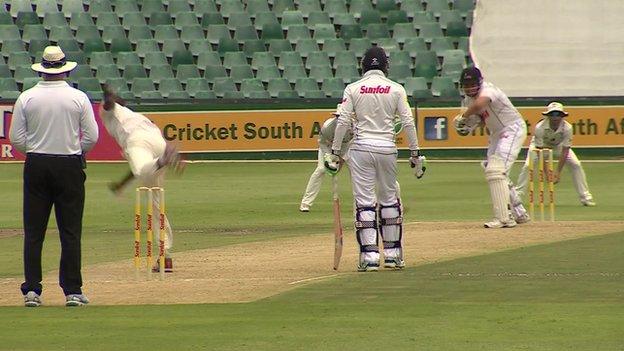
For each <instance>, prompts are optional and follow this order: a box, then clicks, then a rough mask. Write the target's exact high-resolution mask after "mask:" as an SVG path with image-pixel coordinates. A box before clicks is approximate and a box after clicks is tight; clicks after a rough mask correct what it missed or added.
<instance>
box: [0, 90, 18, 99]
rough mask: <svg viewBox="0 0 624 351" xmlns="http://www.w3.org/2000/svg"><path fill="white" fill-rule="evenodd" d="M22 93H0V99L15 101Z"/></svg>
mask: <svg viewBox="0 0 624 351" xmlns="http://www.w3.org/2000/svg"><path fill="white" fill-rule="evenodd" d="M21 94H22V93H21V92H19V91H2V92H0V97H2V98H3V99H7V100H17V98H18V97H19V96H20V95H21Z"/></svg>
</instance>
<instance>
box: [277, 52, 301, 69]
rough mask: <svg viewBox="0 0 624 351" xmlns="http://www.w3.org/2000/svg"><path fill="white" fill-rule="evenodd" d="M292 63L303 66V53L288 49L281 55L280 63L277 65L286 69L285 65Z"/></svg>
mask: <svg viewBox="0 0 624 351" xmlns="http://www.w3.org/2000/svg"><path fill="white" fill-rule="evenodd" d="M290 65H298V66H301V67H303V58H301V54H300V53H299V52H297V51H286V52H282V54H281V55H280V56H279V63H278V65H277V67H278V68H279V69H280V70H284V67H286V66H290Z"/></svg>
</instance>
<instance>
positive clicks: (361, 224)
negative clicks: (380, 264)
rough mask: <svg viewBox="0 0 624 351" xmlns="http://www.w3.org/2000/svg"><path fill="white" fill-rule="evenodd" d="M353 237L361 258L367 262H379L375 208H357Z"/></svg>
mask: <svg viewBox="0 0 624 351" xmlns="http://www.w3.org/2000/svg"><path fill="white" fill-rule="evenodd" d="M355 235H356V237H357V241H358V244H359V245H360V253H361V255H360V256H362V257H366V260H367V261H379V239H378V236H377V207H358V208H357V209H356V210H355Z"/></svg>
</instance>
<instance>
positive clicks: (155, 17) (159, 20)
mask: <svg viewBox="0 0 624 351" xmlns="http://www.w3.org/2000/svg"><path fill="white" fill-rule="evenodd" d="M166 24H170V25H173V18H171V15H170V14H169V13H168V12H152V13H150V15H149V17H148V20H147V25H148V26H149V27H150V28H151V29H152V30H155V29H156V26H161V25H166Z"/></svg>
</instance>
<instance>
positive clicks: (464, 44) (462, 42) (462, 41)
mask: <svg viewBox="0 0 624 351" xmlns="http://www.w3.org/2000/svg"><path fill="white" fill-rule="evenodd" d="M453 42H454V43H455V45H457V49H458V50H462V51H464V52H465V53H466V54H469V53H470V40H469V38H468V37H456V38H453Z"/></svg>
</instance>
